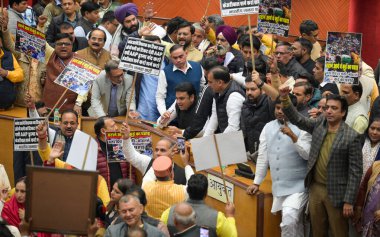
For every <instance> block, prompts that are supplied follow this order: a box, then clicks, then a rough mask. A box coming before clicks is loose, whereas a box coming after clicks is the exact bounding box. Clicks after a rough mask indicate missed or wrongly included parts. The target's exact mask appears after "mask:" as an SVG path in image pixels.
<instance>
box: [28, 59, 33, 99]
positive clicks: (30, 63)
mask: <svg viewBox="0 0 380 237" xmlns="http://www.w3.org/2000/svg"><path fill="white" fill-rule="evenodd" d="M28 58H29V81H28V94H30V82H31V77H32V62H33V58H31V57H28Z"/></svg>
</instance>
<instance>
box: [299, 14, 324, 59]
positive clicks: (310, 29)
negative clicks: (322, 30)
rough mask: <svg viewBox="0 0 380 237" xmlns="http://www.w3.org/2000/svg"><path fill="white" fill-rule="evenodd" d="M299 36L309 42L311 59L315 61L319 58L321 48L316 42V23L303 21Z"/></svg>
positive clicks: (317, 31) (317, 30)
mask: <svg viewBox="0 0 380 237" xmlns="http://www.w3.org/2000/svg"><path fill="white" fill-rule="evenodd" d="M300 34H301V37H302V38H305V39H307V40H309V41H310V42H311V43H312V44H313V50H311V59H312V60H314V61H315V60H316V59H317V58H319V57H320V56H321V52H322V47H321V45H320V44H319V42H318V34H319V28H318V25H317V23H315V22H314V21H312V20H304V21H303V22H301V25H300Z"/></svg>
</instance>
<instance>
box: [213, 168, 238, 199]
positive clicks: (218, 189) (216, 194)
mask: <svg viewBox="0 0 380 237" xmlns="http://www.w3.org/2000/svg"><path fill="white" fill-rule="evenodd" d="M207 179H208V188H207V195H208V196H210V197H212V198H215V199H216V200H219V201H221V202H224V203H227V198H226V193H227V195H228V200H229V201H230V202H234V185H233V184H232V183H230V182H228V181H226V188H227V192H225V191H224V185H223V179H221V178H219V177H216V176H215V175H212V174H207Z"/></svg>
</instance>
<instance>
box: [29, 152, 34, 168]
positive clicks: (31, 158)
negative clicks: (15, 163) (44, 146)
mask: <svg viewBox="0 0 380 237" xmlns="http://www.w3.org/2000/svg"><path fill="white" fill-rule="evenodd" d="M29 155H30V164H31V165H32V166H34V156H33V151H29Z"/></svg>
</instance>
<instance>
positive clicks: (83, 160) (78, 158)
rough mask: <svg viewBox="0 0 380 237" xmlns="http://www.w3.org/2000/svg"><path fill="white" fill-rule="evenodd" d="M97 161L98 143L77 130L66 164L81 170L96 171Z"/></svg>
mask: <svg viewBox="0 0 380 237" xmlns="http://www.w3.org/2000/svg"><path fill="white" fill-rule="evenodd" d="M97 159H98V143H97V142H96V141H95V139H93V138H92V137H91V136H90V135H88V134H86V133H84V132H82V131H79V130H78V129H77V130H76V131H75V133H74V138H73V141H72V143H71V147H70V151H69V154H68V155H67V160H66V163H68V164H69V165H71V166H74V167H75V168H77V169H80V170H87V171H96V162H97Z"/></svg>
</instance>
